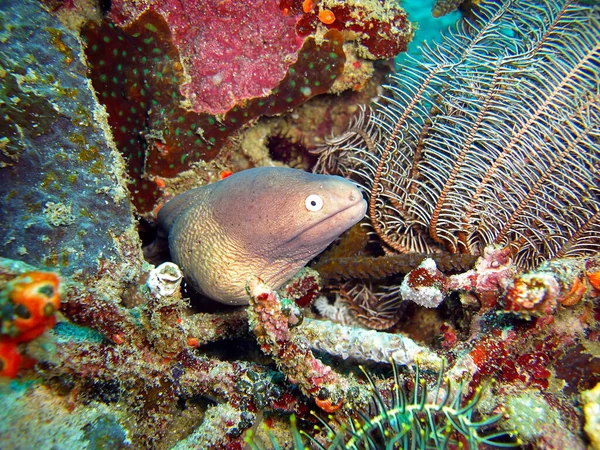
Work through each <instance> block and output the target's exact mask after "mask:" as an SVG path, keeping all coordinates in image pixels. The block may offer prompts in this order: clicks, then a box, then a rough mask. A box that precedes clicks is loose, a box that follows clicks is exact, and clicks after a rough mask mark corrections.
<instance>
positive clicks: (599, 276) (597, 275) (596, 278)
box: [587, 270, 600, 291]
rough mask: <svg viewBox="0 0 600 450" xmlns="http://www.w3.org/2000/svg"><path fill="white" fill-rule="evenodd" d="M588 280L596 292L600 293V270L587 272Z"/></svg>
mask: <svg viewBox="0 0 600 450" xmlns="http://www.w3.org/2000/svg"><path fill="white" fill-rule="evenodd" d="M587 277H588V280H590V283H591V284H592V286H594V288H595V289H596V290H597V291H600V270H599V271H597V272H588V273H587Z"/></svg>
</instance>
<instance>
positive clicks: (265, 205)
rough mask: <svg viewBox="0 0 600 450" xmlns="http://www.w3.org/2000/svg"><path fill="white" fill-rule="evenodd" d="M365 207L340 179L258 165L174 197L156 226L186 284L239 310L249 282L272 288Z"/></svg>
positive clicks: (354, 189)
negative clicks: (164, 235)
mask: <svg viewBox="0 0 600 450" xmlns="http://www.w3.org/2000/svg"><path fill="white" fill-rule="evenodd" d="M366 207H367V205H366V202H365V200H364V199H363V197H362V194H361V192H360V191H359V190H358V188H357V187H356V185H355V184H354V183H352V182H350V181H348V180H345V179H343V178H340V177H333V176H325V175H315V174H311V173H307V172H303V171H301V170H296V169H288V168H283V167H261V168H255V169H250V170H245V171H242V172H238V173H236V174H233V175H231V176H230V177H228V178H225V179H224V180H221V181H219V182H217V183H214V184H210V185H207V186H203V187H200V188H196V189H192V190H191V191H188V192H185V193H183V194H180V195H178V196H177V197H175V198H174V199H172V200H170V201H169V202H167V203H166V204H165V206H163V207H162V209H161V210H160V212H159V215H158V221H159V225H160V227H161V228H162V230H163V231H164V232H165V233H168V239H169V248H170V250H171V256H172V257H173V260H174V261H175V262H176V263H177V264H178V265H179V267H181V269H182V271H183V273H184V275H185V276H186V278H187V280H188V281H189V282H191V284H192V285H193V286H194V287H195V288H197V289H198V290H199V291H201V292H202V293H204V294H205V295H207V296H209V297H211V298H212V299H214V300H217V301H219V302H222V303H227V304H238V305H241V304H248V295H247V293H246V282H247V280H248V279H250V278H251V277H253V276H258V277H260V278H261V279H262V280H263V281H264V282H265V283H266V284H267V285H268V286H269V287H271V288H273V289H278V288H279V287H281V285H282V284H283V283H284V282H285V281H287V280H288V279H290V278H291V277H292V276H293V275H294V274H295V273H296V272H298V270H300V268H301V267H302V266H304V265H305V264H306V263H307V262H308V261H309V260H310V259H311V258H313V257H314V256H315V255H317V254H318V253H320V252H322V251H323V250H324V249H325V247H327V246H328V245H329V244H331V242H332V241H333V240H335V239H336V238H337V237H338V236H339V235H340V234H342V233H343V232H344V231H345V230H347V229H348V228H350V227H351V226H352V225H354V224H355V223H357V222H358V221H359V220H361V219H362V218H363V217H364V215H365V211H366Z"/></svg>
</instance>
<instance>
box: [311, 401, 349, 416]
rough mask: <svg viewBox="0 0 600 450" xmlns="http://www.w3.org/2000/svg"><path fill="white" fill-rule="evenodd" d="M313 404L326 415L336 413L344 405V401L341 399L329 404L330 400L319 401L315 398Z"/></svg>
mask: <svg viewBox="0 0 600 450" xmlns="http://www.w3.org/2000/svg"><path fill="white" fill-rule="evenodd" d="M315 403H316V404H317V406H318V407H319V408H321V409H322V410H323V411H325V412H328V413H334V412H336V411H338V410H339V409H340V408H341V407H342V406H343V404H344V399H343V398H341V399H340V401H339V402H337V403H336V404H333V403H331V399H325V400H321V399H319V398H315Z"/></svg>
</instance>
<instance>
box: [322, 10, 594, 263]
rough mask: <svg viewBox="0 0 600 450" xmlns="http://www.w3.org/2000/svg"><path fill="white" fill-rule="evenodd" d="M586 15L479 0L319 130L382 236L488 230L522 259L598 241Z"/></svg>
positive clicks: (438, 243) (434, 246)
mask: <svg viewBox="0 0 600 450" xmlns="http://www.w3.org/2000/svg"><path fill="white" fill-rule="evenodd" d="M599 17H600V5H598V4H594V3H586V4H583V3H579V2H575V1H572V0H566V1H565V0H534V1H530V2H510V1H505V2H502V3H500V2H498V3H496V2H490V3H488V4H486V5H485V6H482V7H481V8H480V12H479V15H478V16H477V17H476V19H475V20H474V21H471V22H468V21H463V22H461V23H460V24H459V26H458V27H457V28H456V30H454V31H453V32H450V33H449V34H447V35H446V36H445V37H444V40H443V41H442V42H441V43H440V44H438V45H436V46H434V47H429V46H427V45H425V46H424V48H423V50H422V53H423V55H422V58H421V59H420V60H414V61H409V63H410V64H411V65H410V66H408V65H407V66H404V67H401V68H400V70H399V71H398V73H397V74H396V75H393V76H392V77H390V79H389V84H388V85H387V86H386V95H384V96H383V97H381V99H380V101H379V102H378V103H377V104H376V105H374V106H373V107H372V108H369V109H363V110H361V114H360V116H359V118H358V119H357V120H356V121H355V122H354V123H353V124H352V125H351V128H350V129H349V131H348V132H347V133H346V134H344V135H342V136H340V137H338V138H332V139H330V141H329V142H328V147H327V151H326V154H327V155H328V156H327V160H326V161H327V167H328V168H331V169H333V168H335V167H336V163H335V161H337V164H338V168H339V169H341V170H342V171H343V173H344V174H346V175H348V174H349V175H352V176H354V178H355V179H356V180H357V181H358V183H359V184H361V185H362V186H363V187H364V188H365V189H366V190H367V191H368V192H369V210H368V212H369V218H370V221H371V224H372V227H373V230H374V231H375V233H376V234H377V235H378V236H379V238H380V239H381V241H382V242H383V243H384V245H385V246H386V247H388V248H390V249H393V250H394V251H396V252H401V253H404V252H414V251H421V252H435V251H440V250H446V251H450V252H453V253H458V252H460V253H467V254H480V253H481V251H482V249H483V248H484V247H485V246H487V245H489V244H500V245H506V246H509V248H511V250H512V252H513V256H514V259H515V261H516V262H517V263H518V264H519V265H520V266H521V267H523V268H532V267H535V266H537V265H538V264H539V263H540V262H542V261H544V260H546V259H550V258H554V257H561V256H567V255H568V256H581V255H587V254H590V253H595V252H598V251H600V232H599V231H598V230H599V229H600V226H599V225H600V223H599V222H600V178H599V175H598V167H599V164H600V139H599V136H600V95H599V93H600V81H599V80H600V74H599V71H598V67H600V21H599ZM359 128H360V129H361V130H362V131H360V130H359ZM336 158H337V159H336ZM322 164H325V160H324V162H323V163H322Z"/></svg>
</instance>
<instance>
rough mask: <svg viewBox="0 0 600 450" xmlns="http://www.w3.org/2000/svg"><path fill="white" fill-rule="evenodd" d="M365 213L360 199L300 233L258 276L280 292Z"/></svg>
mask: <svg viewBox="0 0 600 450" xmlns="http://www.w3.org/2000/svg"><path fill="white" fill-rule="evenodd" d="M366 211H367V202H366V201H365V200H364V199H363V198H362V197H361V198H360V199H359V200H358V201H356V202H355V203H352V204H350V205H349V206H347V207H346V208H344V209H342V210H339V211H337V212H336V213H335V214H333V215H330V216H327V217H324V218H323V219H322V220H320V221H318V222H316V223H314V224H313V225H312V226H310V227H309V228H307V229H305V230H302V232H301V233H299V234H297V235H295V236H294V237H293V238H291V239H289V240H288V241H287V242H285V243H284V244H283V245H282V247H281V248H283V251H282V252H281V256H280V257H279V258H277V259H276V260H272V261H271V262H270V263H269V264H268V265H267V267H265V270H264V271H263V273H262V276H259V277H260V278H262V280H263V281H264V282H265V283H266V284H267V285H268V286H270V287H272V288H273V289H279V288H280V287H281V286H282V285H283V284H284V283H285V282H286V281H288V280H289V279H290V278H292V277H293V276H294V275H295V274H296V273H297V272H298V271H299V270H300V269H301V268H302V267H304V266H305V265H306V264H307V263H308V262H309V261H310V260H311V259H313V258H314V257H315V256H317V255H318V254H319V253H321V252H322V251H323V250H325V249H326V248H327V246H328V245H329V244H331V243H332V242H333V241H334V240H336V239H337V238H338V237H339V236H340V235H341V234H342V233H343V232H344V231H346V230H347V229H349V228H350V227H352V226H353V225H355V224H356V223H358V222H360V221H361V220H362V218H363V217H364V216H365V213H366Z"/></svg>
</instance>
